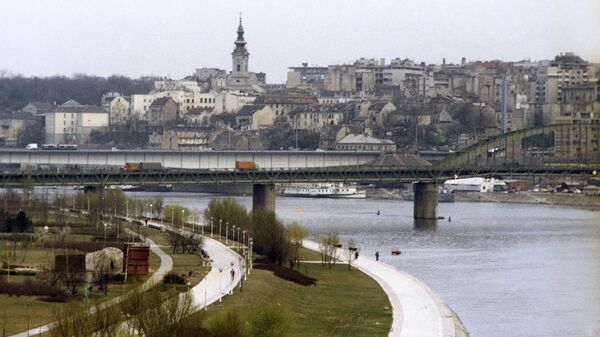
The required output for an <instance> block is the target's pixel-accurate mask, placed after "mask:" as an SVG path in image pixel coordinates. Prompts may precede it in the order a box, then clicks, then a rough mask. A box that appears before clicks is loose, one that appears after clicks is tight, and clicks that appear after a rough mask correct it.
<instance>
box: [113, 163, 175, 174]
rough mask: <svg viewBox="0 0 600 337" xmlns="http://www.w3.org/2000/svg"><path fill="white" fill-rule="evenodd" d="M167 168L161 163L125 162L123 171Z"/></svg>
mask: <svg viewBox="0 0 600 337" xmlns="http://www.w3.org/2000/svg"><path fill="white" fill-rule="evenodd" d="M164 169H165V168H164V167H163V166H162V164H161V163H125V165H123V167H122V168H121V170H122V171H123V172H141V171H162V170H164Z"/></svg>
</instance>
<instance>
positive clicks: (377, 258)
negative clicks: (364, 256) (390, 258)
mask: <svg viewBox="0 0 600 337" xmlns="http://www.w3.org/2000/svg"><path fill="white" fill-rule="evenodd" d="M375 261H379V251H376V252H375Z"/></svg>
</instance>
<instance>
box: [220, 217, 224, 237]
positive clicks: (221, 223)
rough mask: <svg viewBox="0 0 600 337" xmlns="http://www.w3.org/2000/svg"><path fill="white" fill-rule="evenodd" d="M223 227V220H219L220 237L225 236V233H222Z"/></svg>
mask: <svg viewBox="0 0 600 337" xmlns="http://www.w3.org/2000/svg"><path fill="white" fill-rule="evenodd" d="M222 225H223V219H219V236H222V235H223V232H222V231H221V226H222Z"/></svg>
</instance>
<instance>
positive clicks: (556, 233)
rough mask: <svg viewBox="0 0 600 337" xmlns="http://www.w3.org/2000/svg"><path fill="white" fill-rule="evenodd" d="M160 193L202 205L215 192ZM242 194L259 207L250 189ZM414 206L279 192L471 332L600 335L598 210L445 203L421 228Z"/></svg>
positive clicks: (475, 335)
mask: <svg viewBox="0 0 600 337" xmlns="http://www.w3.org/2000/svg"><path fill="white" fill-rule="evenodd" d="M129 194H130V195H135V196H137V197H141V198H146V197H152V196H155V195H158V194H160V193H129ZM160 195H162V196H163V197H164V200H165V203H166V204H170V203H179V204H182V205H184V206H186V207H189V208H192V209H197V210H202V209H204V208H205V207H206V205H207V204H208V201H209V200H210V199H211V198H214V197H215V196H213V195H207V194H194V193H162V194H160ZM235 199H237V200H238V201H240V202H241V203H242V204H243V205H245V206H246V207H248V208H250V207H251V203H252V200H251V197H236V198H235ZM377 211H379V212H380V215H377ZM412 211H413V204H412V202H407V201H399V200H372V199H366V200H339V199H310V198H278V199H277V214H278V216H279V217H280V218H282V219H283V220H285V221H286V222H288V221H298V222H300V223H302V224H304V225H306V226H307V227H308V228H309V229H310V230H311V231H312V232H313V233H325V232H337V233H338V234H339V235H340V236H341V238H342V240H343V241H344V242H345V241H347V240H348V239H349V238H352V239H354V241H356V242H357V244H358V247H360V254H361V255H362V256H370V257H374V254H375V251H379V253H380V255H381V256H380V259H381V260H382V261H385V262H387V263H389V264H392V265H394V266H397V267H399V268H401V269H402V270H405V271H407V272H408V273H410V274H412V275H414V276H416V277H417V278H419V279H420V280H422V281H423V282H425V283H426V284H427V285H429V286H430V287H431V288H433V289H434V290H435V291H436V292H437V293H438V294H439V295H440V296H441V297H442V299H443V300H444V301H445V302H446V303H448V304H449V305H450V307H451V308H452V309H453V310H454V311H455V312H456V313H457V314H458V316H459V317H460V318H461V319H462V321H463V323H464V324H465V326H466V328H467V330H468V331H469V333H470V335H471V336H472V337H507V336H512V337H537V336H539V337H542V336H543V337H547V336H571V337H575V336H586V337H592V336H593V337H597V336H600V211H598V210H589V209H576V208H569V207H563V206H552V205H537V204H502V203H466V202H455V203H440V204H439V214H440V215H441V216H445V217H446V218H448V217H451V218H452V221H451V222H448V221H447V220H441V221H439V222H438V224H437V226H435V227H428V228H425V229H423V228H415V226H414V224H413V219H412ZM392 249H400V250H401V251H402V255H400V256H392V255H391V254H390V252H391V250H392Z"/></svg>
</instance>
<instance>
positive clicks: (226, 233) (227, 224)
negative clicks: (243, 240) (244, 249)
mask: <svg viewBox="0 0 600 337" xmlns="http://www.w3.org/2000/svg"><path fill="white" fill-rule="evenodd" d="M227 244H229V221H226V222H225V245H227Z"/></svg>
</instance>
